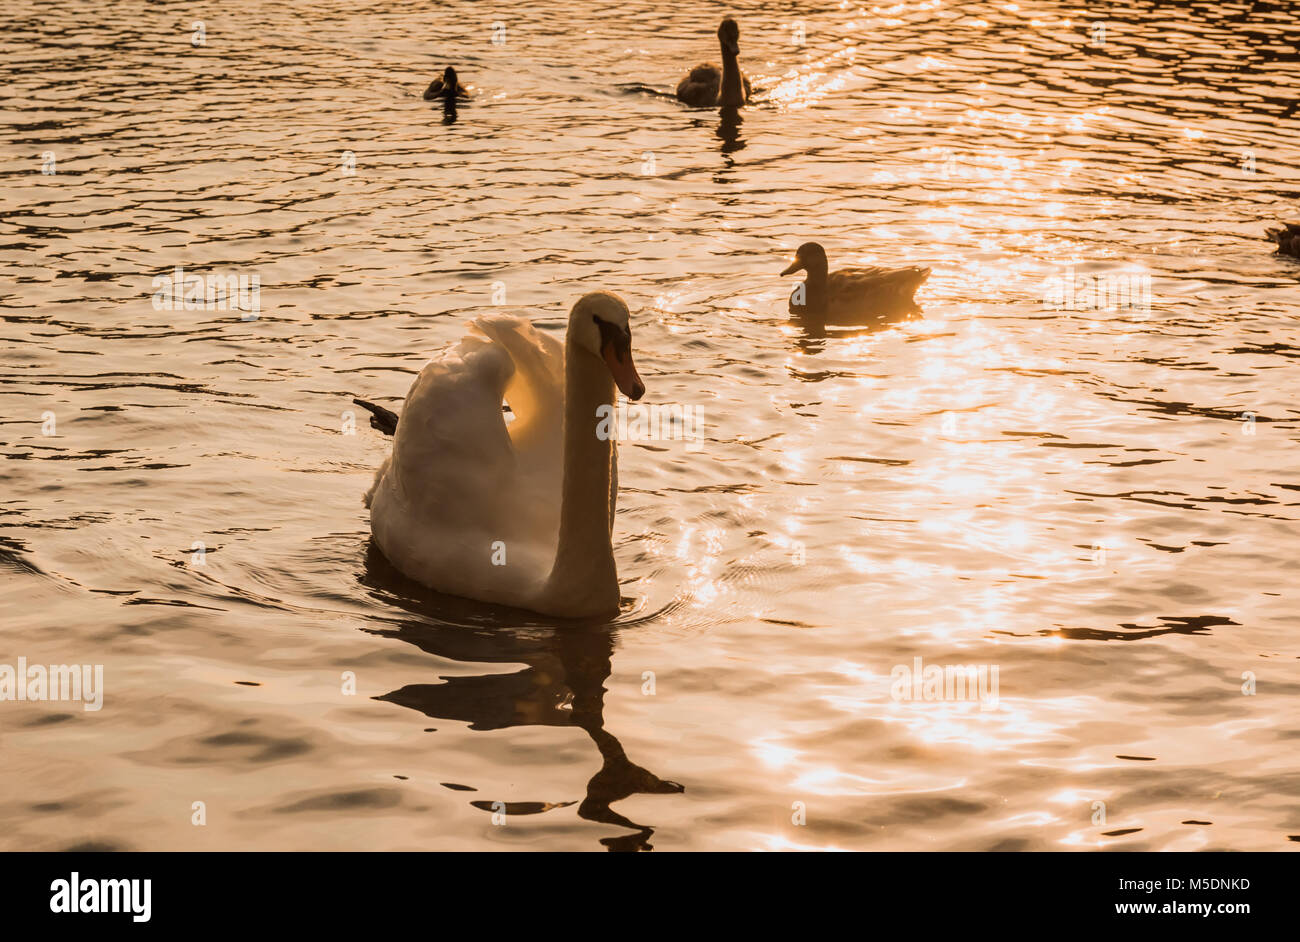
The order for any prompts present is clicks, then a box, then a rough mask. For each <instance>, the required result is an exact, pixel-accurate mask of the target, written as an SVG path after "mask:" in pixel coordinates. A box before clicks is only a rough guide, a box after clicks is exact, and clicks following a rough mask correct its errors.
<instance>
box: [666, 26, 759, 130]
mask: <svg viewBox="0 0 1300 942" xmlns="http://www.w3.org/2000/svg"><path fill="white" fill-rule="evenodd" d="M718 43H719V44H720V45H721V47H722V67H721V68H719V67H718V66H716V65H714V64H713V63H712V62H706V63H704V64H703V65H697V66H696V67H695V68H693V69H691V71H690V73H689V74H688V75H687V76H686V78H684V79H682V80H681V81H680V82H679V83H678V84H677V98H678V100H679V101H682V102H685V103H686V104H688V105H690V106H691V107H692V108H739V107H740V106H741V105H744V104H745V103H747V102H748V101H749V95H750V85H749V79H748V78H747V77H746V76H745V74H744V73H743V72H741V71H740V61H739V60H740V27H739V26H737V25H736V21H735V20H733V19H731V18H730V17H728V18H727V19H725V20H723V21H722V25H720V26H719V27H718Z"/></svg>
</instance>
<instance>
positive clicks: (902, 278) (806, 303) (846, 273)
mask: <svg viewBox="0 0 1300 942" xmlns="http://www.w3.org/2000/svg"><path fill="white" fill-rule="evenodd" d="M828 268H829V265H828V263H827V261H826V250H825V249H823V248H822V247H821V246H820V245H818V244H817V243H816V242H805V243H804V244H803V245H801V246H799V249H798V251H797V252H795V258H794V261H793V262H792V263H791V264H790V267H789V268H787V269H786V270H785V271H783V272H781V274H782V275H789V274H793V273H794V272H797V271H805V272H807V273H808V278H807V280H806V281H804V283H803V284H801V285H799V286H798V287H796V288H795V289H794V292H793V293H792V294H791V295H790V316H791V317H796V318H801V319H803V320H805V321H809V322H813V323H817V324H824V325H830V326H833V327H835V326H838V327H853V326H857V325H862V324H870V323H872V322H873V321H879V320H885V319H887V318H896V317H902V316H905V315H907V314H916V313H919V312H920V310H921V309H920V308H919V307H918V306H917V304H916V301H915V300H913V298H912V296H913V295H914V294H915V293H916V289H917V288H919V287H920V286H921V283H922V282H924V281H925V279H926V278H928V277H930V269H928V268H877V267H871V268H842V269H840V270H839V271H836V272H831V271H828V270H827V269H828Z"/></svg>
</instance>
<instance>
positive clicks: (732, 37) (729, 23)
mask: <svg viewBox="0 0 1300 942" xmlns="http://www.w3.org/2000/svg"><path fill="white" fill-rule="evenodd" d="M718 42H720V43H722V51H723V52H729V53H731V55H733V56H738V55H740V27H739V26H737V25H736V21H735V20H733V19H732V18H731V17H727V18H726V19H725V20H723V21H722V23H721V24H720V25H719V26H718Z"/></svg>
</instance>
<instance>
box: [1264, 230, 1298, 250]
mask: <svg viewBox="0 0 1300 942" xmlns="http://www.w3.org/2000/svg"><path fill="white" fill-rule="evenodd" d="M1265 235H1266V236H1268V238H1269V239H1272V240H1273V241H1274V242H1276V243H1277V254H1279V255H1290V256H1291V257H1292V258H1300V222H1284V223H1281V224H1279V226H1278V228H1276V229H1269V230H1267V231H1266V232H1265Z"/></svg>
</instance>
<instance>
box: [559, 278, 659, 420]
mask: <svg viewBox="0 0 1300 942" xmlns="http://www.w3.org/2000/svg"><path fill="white" fill-rule="evenodd" d="M631 321H632V315H631V312H630V311H628V309H627V305H626V304H624V303H623V299H622V298H620V297H619V296H618V295H616V294H611V293H610V292H608V291H593V292H592V293H591V294H584V295H583V296H582V297H581V298H580V299H579V300H578V303H577V304H575V305H574V306H573V313H571V314H570V315H569V336H568V341H569V342H570V343H572V344H575V345H576V346H578V347H581V348H582V349H584V350H586V351H587V352H588V353H591V354H593V355H595V356H598V357H600V358H601V359H602V360H604V361H605V365H606V366H608V367H609V374H610V375H611V376H612V377H614V383H615V385H617V386H618V388H619V391H620V392H621V393H622V394H623V395H625V396H627V398H629V399H631V400H632V401H633V402H635V401H636V400H638V399H640V398H641V397H642V396H644V395H645V383H643V382H641V377H640V376H639V375H637V371H636V364H634V363H633V362H632V323H631Z"/></svg>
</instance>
